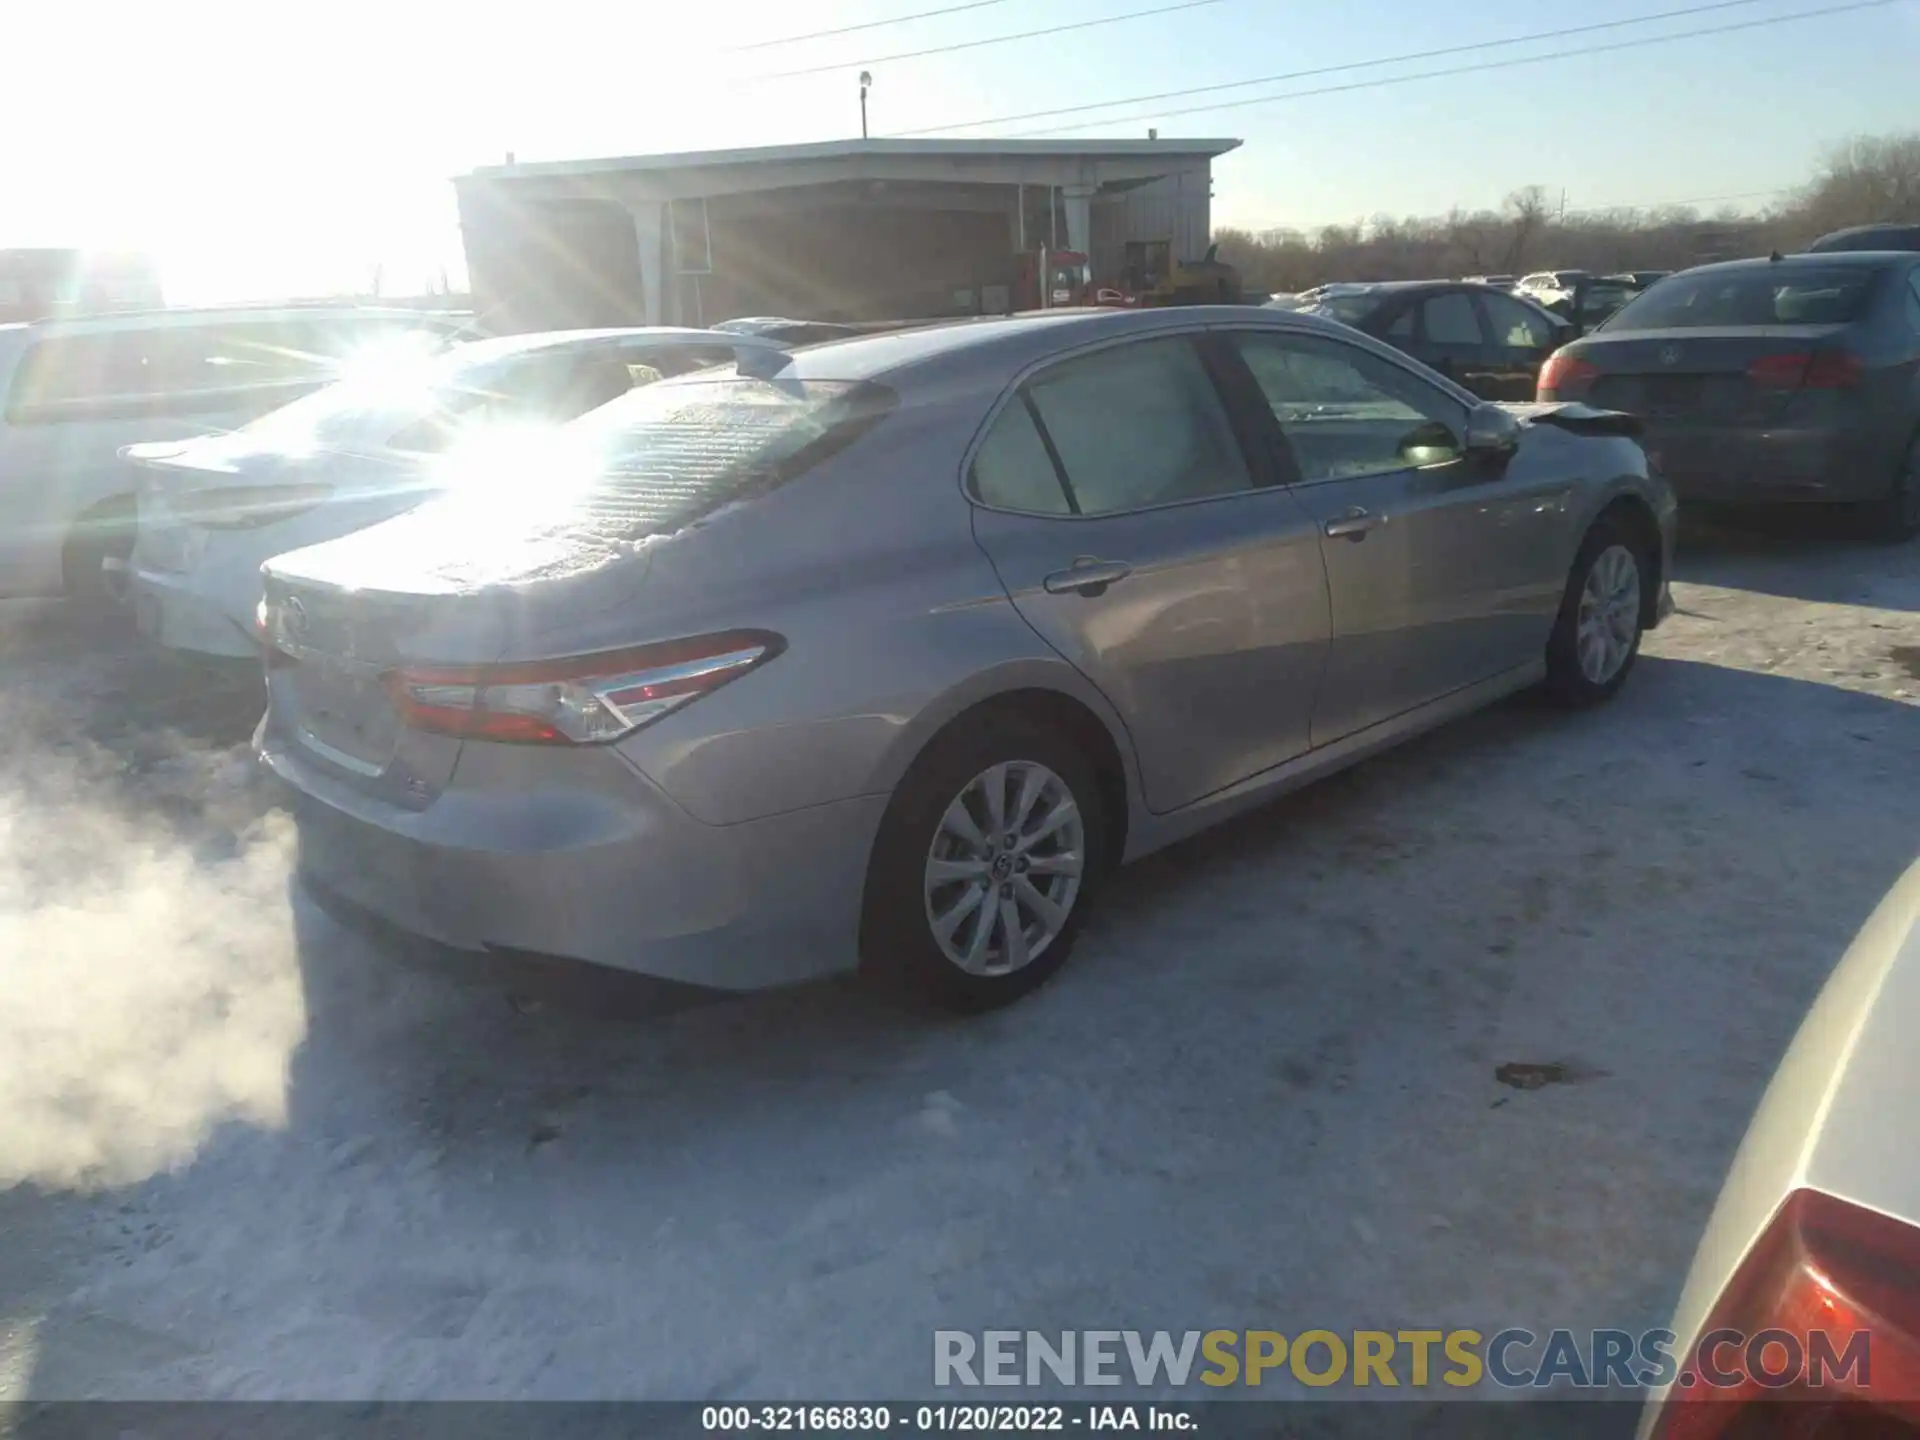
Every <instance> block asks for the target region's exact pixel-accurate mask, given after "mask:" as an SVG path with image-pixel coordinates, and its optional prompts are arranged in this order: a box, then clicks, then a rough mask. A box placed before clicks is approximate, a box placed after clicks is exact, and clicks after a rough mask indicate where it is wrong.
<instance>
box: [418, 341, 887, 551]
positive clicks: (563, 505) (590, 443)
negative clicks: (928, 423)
mask: <svg viewBox="0 0 1920 1440" xmlns="http://www.w3.org/2000/svg"><path fill="white" fill-rule="evenodd" d="M893 400H894V395H893V392H892V391H891V390H888V389H886V388H885V387H884V386H880V385H876V384H872V383H870V382H857V381H840V380H795V379H790V378H784V377H775V378H772V379H760V378H756V377H752V376H747V375H741V374H739V373H738V371H737V370H735V369H734V368H733V367H731V366H729V367H723V368H720V369H714V370H706V371H702V372H700V373H698V374H696V375H690V376H687V377H684V378H682V379H677V380H665V381H661V382H660V383H658V384H654V385H648V386H644V387H642V388H639V389H636V390H633V391H631V392H629V393H628V394H627V395H625V396H624V397H622V398H621V399H619V400H616V401H614V402H613V403H612V404H609V405H603V406H601V407H600V408H599V409H597V410H594V411H592V412H591V413H589V414H587V415H583V416H582V417H580V418H579V419H578V420H576V421H574V422H573V423H572V424H570V425H564V426H562V427H560V428H559V429H557V430H555V431H553V432H552V433H551V434H550V435H549V436H548V437H546V439H545V440H543V441H541V442H538V443H537V444H535V445H533V446H531V447H528V448H516V447H506V448H505V449H504V450H502V451H499V452H494V453H487V452H482V453H477V454H474V455H472V456H470V457H466V458H464V459H463V460H461V461H459V462H458V464H457V466H456V467H455V468H453V469H452V471H451V473H450V474H449V476H448V481H449V490H450V491H452V492H456V493H454V494H452V495H451V496H450V498H449V499H448V500H446V501H443V502H441V505H442V507H443V508H442V509H440V511H439V512H438V513H439V514H440V515H442V516H444V517H446V518H447V519H448V521H449V522H450V523H458V521H459V514H460V511H459V507H461V506H463V505H474V504H478V505H480V506H482V507H485V509H486V511H487V514H486V515H485V516H484V517H483V518H484V523H485V528H487V529H488V530H492V531H496V532H497V531H498V529H499V528H500V527H501V525H502V524H503V523H507V524H509V525H519V526H521V527H523V528H524V529H526V530H530V531H541V532H545V533H548V534H554V533H569V534H574V535H578V536H580V537H582V538H591V539H593V540H596V541H600V542H603V543H610V542H621V541H632V540H639V539H643V538H645V537H647V536H649V535H663V534H671V533H673V532H674V531H676V530H679V529H681V528H683V527H684V526H686V525H689V524H691V523H693V522H694V521H695V520H698V519H700V518H701V517H703V516H705V515H709V514H711V513H713V512H714V511H715V510H718V509H720V508H721V507H722V506H724V505H729V504H732V503H734V502H736V501H739V500H745V499H749V498H751V497H752V496H754V495H757V494H762V493H765V492H766V491H768V490H771V489H774V488H775V487H777V486H779V485H782V484H785V483H786V482H787V481H789V480H792V479H794V478H795V477H797V476H798V475H800V474H802V473H804V472H805V471H806V470H807V469H809V468H810V467H811V466H813V465H814V464H816V463H818V462H819V461H820V460H821V459H823V458H825V457H826V456H827V455H829V454H832V453H834V452H836V451H838V450H839V449H841V448H843V447H844V446H845V445H847V444H850V443H852V441H853V440H855V439H856V438H858V437H859V436H860V435H861V434H864V433H865V432H866V430H868V429H869V428H871V426H872V425H874V424H875V423H877V422H878V421H879V420H880V418H881V417H882V416H884V415H885V414H886V413H887V412H888V411H889V410H890V409H891V408H892V405H893ZM529 475H537V476H538V477H539V483H538V484H534V485H530V484H528V483H527V477H528V476H529ZM503 506H504V507H505V510H504V511H503V510H502V507H503Z"/></svg>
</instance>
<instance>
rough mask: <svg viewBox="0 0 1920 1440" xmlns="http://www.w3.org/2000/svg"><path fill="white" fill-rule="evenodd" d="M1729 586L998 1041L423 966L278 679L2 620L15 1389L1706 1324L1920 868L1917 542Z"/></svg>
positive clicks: (888, 1366)
mask: <svg viewBox="0 0 1920 1440" xmlns="http://www.w3.org/2000/svg"><path fill="white" fill-rule="evenodd" d="M1792 528H1793V529H1794V530H1801V529H1804V527H1802V526H1800V525H1798V524H1795V525H1794V526H1793V527H1792ZM1682 568H1683V578H1684V583H1682V584H1680V585H1678V586H1677V587H1676V595H1677V599H1678V602H1679V605H1680V607H1681V613H1680V614H1679V615H1678V616H1676V617H1675V618H1674V619H1673V621H1672V622H1671V623H1670V625H1669V626H1668V627H1666V628H1664V629H1663V630H1662V631H1660V632H1659V633H1658V634H1657V635H1656V636H1654V637H1652V638H1651V640H1650V642H1649V644H1648V647H1647V651H1646V656H1645V658H1644V659H1643V660H1642V662H1641V665H1640V669H1639V670H1638V672H1637V673H1636V674H1635V675H1634V677H1633V679H1632V681H1631V682H1630V684H1629V686H1628V688H1627V690H1626V692H1625V693H1624V694H1623V695H1622V696H1621V698H1620V700H1619V701H1618V703H1616V704H1614V705H1612V706H1611V707H1609V708H1606V709H1604V710H1601V711H1599V712H1596V713H1592V714H1587V715H1581V716H1575V717H1566V716H1562V715H1556V714H1553V713H1550V712H1546V711H1543V710H1541V709H1539V708H1536V707H1533V706H1531V705H1528V704H1525V703H1514V704H1509V705H1505V706H1502V707H1500V708H1498V709H1496V710H1494V711H1492V712H1489V713H1487V714H1484V715H1481V716H1478V717H1476V718H1474V719H1471V720H1468V721H1466V722H1464V723H1462V724H1459V725H1456V726H1454V727H1452V728H1451V729H1449V730H1446V731H1444V732H1442V733H1439V734H1436V735H1433V736H1431V737H1428V738H1426V739H1424V740H1421V741H1419V742H1416V743H1414V744H1412V745H1411V746H1409V747H1407V748H1405V749H1403V750H1401V751H1399V752H1397V753H1395V754H1392V755H1389V756H1386V757H1384V758H1381V759H1379V760H1376V761H1374V762H1372V763H1369V764H1367V765H1365V766H1364V767H1362V768H1360V769H1358V770H1356V771H1353V772H1350V773H1348V774H1346V775H1343V776H1340V777H1338V778H1335V779H1333V780H1330V781H1328V782H1326V783H1324V784H1322V785H1320V786H1318V787H1315V788H1313V789H1311V790H1309V791H1307V792H1304V793H1302V794H1299V795H1297V796H1295V797H1292V798H1290V799H1288V800H1286V801H1283V802H1282V803H1280V804H1278V805H1276V806H1274V807H1272V808H1271V809H1269V810H1268V811H1266V812H1263V813H1261V814H1258V815H1255V816H1252V817H1250V818H1248V819H1246V820H1244V821H1242V822H1240V823H1236V824H1234V825H1232V826H1230V827H1228V828H1226V829H1224V830H1222V831H1220V832H1217V833H1214V834H1212V835H1209V836H1205V837H1202V838H1201V839H1199V840H1197V841H1194V842H1192V843H1189V844H1187V845H1184V846H1182V847H1180V848H1179V849H1177V850H1175V851H1173V852H1171V853H1168V854H1165V855H1162V856H1159V857H1156V858H1154V859H1152V860H1150V861H1148V862H1146V863H1144V864H1142V865H1140V866H1139V867H1137V868H1136V869H1135V870H1133V871H1130V872H1128V875H1127V879H1126V883H1125V884H1123V885H1121V886H1119V887H1118V888H1117V889H1116V890H1115V891H1114V892H1112V893H1111V894H1110V895H1109V897H1108V902H1109V903H1108V904H1107V905H1106V907H1105V908H1104V910H1103V911H1102V912H1101V914H1100V915H1099V916H1098V917H1097V919H1096V921H1095V923H1094V924H1093V925H1092V926H1091V927H1090V929H1089V931H1088V933H1087V935H1086V937H1085V940H1084V941H1083V943H1082V946H1081V949H1080V952H1079V954H1078V955H1077V957H1076V959H1075V961H1074V963H1073V964H1072V965H1071V966H1070V967H1069V968H1068V970H1067V971H1065V972H1064V973H1063V974H1062V975H1061V976H1060V977H1059V978H1058V980H1057V981H1056V982H1055V983H1054V984H1052V985H1050V986H1049V987H1047V988H1046V989H1045V990H1044V991H1042V992H1041V993H1040V994H1039V995H1037V996H1035V997H1034V998H1033V999H1031V1000H1030V1001H1028V1002H1027V1003H1025V1004H1022V1005H1020V1006H1018V1007H1016V1008H1014V1009H1012V1010H1010V1011H1008V1012H1005V1013H1002V1014H998V1015H993V1016H989V1017H986V1018H984V1019H978V1020H972V1021H957V1020H935V1019H929V1018H927V1017H924V1016H916V1015H913V1014H905V1013H902V1012H901V1011H900V1010H898V1009H896V1008H893V1007H892V1006H890V1005H888V1004H885V1003H883V1002H881V1001H878V1000H876V999H874V998H872V997H870V996H868V995H867V994H866V993H864V992H863V991H862V990H861V989H860V988H858V987H857V986H852V985H841V986H827V987H822V988H818V989H813V990H808V991H802V992H794V993H787V994H778V995H768V996H761V997H756V998H750V999H744V1000H731V1001H725V1002H719V1003H711V1004H706V1005H701V1006H696V1007H692V1008H683V1009H679V1010H677V1011H672V1012H666V1011H664V1010H662V1009H660V1008H659V1007H658V1005H657V1003H656V1001H655V999H654V997H653V996H652V995H651V994H650V993H649V992H647V991H646V989H645V987H644V986H641V985H635V984H633V983H630V982H629V981H628V980H627V979H626V978H625V977H621V976H614V975H605V976H600V975H588V976H584V977H582V976H565V977H560V978H556V977H554V976H552V975H531V974H527V973H520V972H512V971H507V970H504V969H501V968H498V967H496V968H494V969H491V970H489V972H488V973H486V974H484V975H482V974H463V973H461V971H462V970H463V969H467V968H470V967H466V966H463V965H460V964H452V965H449V964H448V963H446V961H445V960H444V958H443V957H442V958H436V957H433V956H431V955H426V954H414V955H411V956H409V957H407V958H406V959H405V961H404V963H403V961H402V959H400V958H396V957H395V956H394V955H393V954H391V953H389V952H388V951H387V950H385V949H383V948H380V947H377V946H376V945H374V944H373V943H371V942H369V941H368V940H366V939H364V938H362V937H360V936H359V935H357V934H355V933H350V932H349V931H346V930H343V929H342V928H340V927H339V926H338V925H337V924H335V923H334V922H333V921H332V920H331V919H329V918H328V917H327V916H325V915H323V914H321V913H320V912H318V911H317V910H316V909H315V908H314V907H313V906H312V905H311V904H310V903H309V902H307V901H306V900H305V899H304V898H303V897H301V896H300V895H299V894H298V893H297V892H296V891H293V890H292V889H290V886H289V871H288V859H289V853H290V847H289V836H288V833H287V827H286V824H285V820H284V817H283V816H282V815H281V814H280V813H279V812H278V811H277V810H275V809H274V808H273V804H272V796H271V795H270V794H269V793H267V792H265V791H264V790H263V789H262V788H260V786H259V785H258V784H257V783H256V781H255V779H254V778H253V775H252V771H251V769H250V767H249V766H248V765H247V764H245V763H244V755H245V747H244V741H245V736H246V733H247V731H248V729H249V728H250V721H251V719H252V715H251V713H250V712H251V709H252V707H253V704H254V695H255V693H256V690H255V685H256V683H257V682H256V681H255V680H253V679H252V678H251V677H249V676H247V675H245V674H241V675H238V676H233V675H216V676H212V677H209V676H208V675H206V674H205V673H203V672H202V671H200V670H198V669H197V668H195V667H188V666H184V665H180V664H176V663H173V662H170V661H167V660H166V659H164V658H163V657H159V656H156V655H154V654H152V653H151V652H148V651H145V650H143V649H141V648H140V647H138V646H137V645H135V644H134V643H132V642H131V641H129V640H125V639H122V638H118V637H116V636H113V635H110V634H100V633H95V632H88V631H85V630H81V629H79V628H76V626H75V625H74V623H73V622H72V621H70V620H68V619H67V618H66V617H65V616H63V615H62V613H61V612H60V611H59V609H58V607H50V606H31V605H16V606H12V607H0V722H4V723H0V773H3V775H4V778H3V779H0V1401H4V1400H19V1399H26V1398H30V1397H31V1398H59V1397H81V1396H95V1395H98V1396H115V1397H132V1396H152V1397H202V1396H205V1397H246V1398H269V1397H292V1396H303V1397H351V1398H396V1399H397V1398H412V1397H451V1396H472V1397H520V1398H562V1397H566V1398H573V1397H595V1398H600V1397H629V1396H631V1397H674V1398H696V1397H697V1398H714V1399H719V1398H737V1397H754V1398H759V1397H782V1396H786V1397H804V1398H814V1399H818V1398H822V1397H823V1396H827V1395H832V1396H835V1397H842V1398H858V1397H901V1396H909V1395H917V1394H923V1393H926V1392H928V1391H929V1389H930V1386H931V1357H932V1338H931V1337H932V1332H933V1331H934V1330H935V1329H937V1328H964V1329H978V1328H982V1327H986V1326H989V1325H998V1326H1012V1327H1018V1328H1035V1329H1041V1330H1059V1329H1065V1328H1087V1327H1101V1326H1104V1327H1111V1328H1129V1327H1140V1328H1146V1329H1156V1328H1166V1329H1174V1330H1184V1329H1188V1328H1202V1329H1205V1328H1212V1327H1216V1326H1217V1327H1222V1328H1234V1329H1239V1328H1248V1327H1271V1328H1274V1329H1279V1330H1283V1331H1296V1330H1298V1329H1301V1328H1305V1327H1308V1326H1314V1325H1319V1326H1326V1327H1329V1328H1333V1329H1335V1330H1339V1329H1343V1328H1348V1327H1353V1326H1378V1327H1380V1328H1386V1329H1394V1328H1401V1327H1411V1326H1431V1327H1434V1328H1447V1327H1451V1326H1455V1325H1466V1324H1470V1325H1475V1326H1477V1327H1479V1328H1482V1329H1484V1330H1489V1331H1490V1330H1493V1329H1497V1328H1500V1327H1502V1326H1505V1325H1508V1324H1528V1325H1532V1326H1534V1327H1535V1328H1541V1329H1544V1328H1549V1327H1551V1326H1556V1325H1566V1326H1574V1327H1586V1326H1590V1325H1618V1326H1622V1327H1626V1328H1630V1329H1631V1328H1638V1327H1641V1326H1644V1325H1647V1324H1651V1323H1657V1322H1658V1321H1660V1320H1662V1319H1663V1318H1664V1317H1665V1313H1666V1310H1667V1307H1668V1306H1669V1305H1670V1304H1671V1301H1672V1298H1673V1296H1674V1294H1675V1291H1676V1289H1677V1286H1678V1283H1679V1280H1680V1277H1681V1274H1682V1272H1683V1270H1684V1267H1685V1263H1686V1261H1687V1259H1688V1257H1689V1255H1690V1253H1691V1250H1692V1247H1693V1243H1694V1241H1695V1238H1696V1237H1697V1234H1698V1232H1699V1229H1700V1226H1701V1224H1702V1223H1703V1221H1704V1219H1705V1216H1706V1212H1707V1209H1708V1207H1709V1206H1710V1204H1711V1201H1712V1198H1713V1195H1714V1193H1715V1191H1716V1190H1717V1188H1718V1185H1719V1181H1720V1177H1721V1172H1722V1170H1723V1168H1724V1166H1725V1163H1726V1161H1727V1159H1728V1158H1729V1156H1730V1153H1731V1151H1732V1147H1733V1146H1734V1144H1735V1142H1736V1141H1737V1140H1738V1138H1739V1135H1740V1133H1741V1130H1742V1129H1743V1127H1744V1125H1745V1123H1746V1119H1747V1116H1748V1113H1749V1112H1750V1110H1751V1108H1752V1106H1753V1104H1754V1102H1755V1101H1756V1099H1757V1098H1758V1096H1759V1093H1760V1090H1761V1088H1762V1087H1763V1085H1764V1084H1765V1081H1766V1079H1767V1077H1768V1075H1769V1073H1770V1072H1771V1069H1772V1067H1773V1064H1774V1062H1775V1060H1776V1059H1777V1057H1778V1055H1779V1053H1780V1051H1781V1050H1782V1048H1783V1047H1784V1045H1785V1043H1786V1041H1787V1039H1788V1037H1789V1035H1790V1034H1791V1032H1792V1030H1793V1027H1794V1026H1795V1024H1796V1023H1797V1021H1798V1019H1799V1016H1800V1014H1801V1012H1802V1010H1803V1009H1804V1007H1805V1005H1806V1003H1807V1001H1808V1000H1809V999H1810V997H1811V996H1812V994H1813V992H1814V991H1815V990H1816V989H1817V987H1818V986H1819V984H1820V981H1821V979H1822V978H1823V977H1824V975H1825V973H1826V971H1827V969H1828V968H1829V966H1830V965H1831V964H1832V963H1833V961H1834V960H1835V959H1836V958H1837V956H1838V954H1839V952H1840V950H1841V948H1842V947H1843V946H1844V945H1845V943H1846V941H1847V940H1848V939H1849V937H1850V936H1851V934H1852V932H1853V931H1854V929H1855V928H1856V926H1858V924H1859V923H1860V922H1861V920H1862V919H1864V918H1865V916H1866V914H1867V912H1868V911H1869V910H1870V909H1871V908H1872V905H1873V903H1874V901H1875V900H1876V899H1877V898H1878V896H1879V894H1880V893H1881V892H1882V891H1883V890H1884V889H1885V888H1886V886H1887V885H1888V884H1889V883H1891V881H1892V880H1893V879H1894V877H1895V876H1896V875H1897V874H1898V873H1899V871H1900V870H1901V869H1902V867H1903V866H1904V865H1905V864H1906V863H1907V862H1908V861H1910V860H1911V859H1912V858H1913V856H1914V854H1915V852H1916V851H1920V550H1916V549H1915V548H1914V547H1911V546H1910V547H1907V548H1905V549H1904V550H1884V549H1875V548H1870V547H1866V546H1862V545H1858V544H1855V543H1852V542H1849V541H1846V540H1844V539H1841V538H1831V537H1830V538H1821V537H1820V536H1818V535H1815V536H1812V537H1808V536H1806V535H1804V534H1791V535H1767V534H1760V535H1737V536H1729V535H1714V536H1706V537H1695V538H1694V542H1693V544H1692V546H1691V548H1690V553H1689V555H1688V557H1687V558H1686V560H1685V561H1684V563H1683V567H1682ZM562 979H564V980H565V982H566V983H564V984H563V983H561V980H562ZM510 992H511V993H515V994H523V993H531V994H532V995H534V996H535V997H536V999H535V1000H534V1001H533V1002H531V1003H528V1002H525V1001H524V1000H523V1001H520V1002H518V1003H509V999H508V996H509V993H510ZM1507 1062H1528V1063H1550V1064H1558V1065H1561V1066H1564V1067H1566V1075H1567V1078H1568V1081H1569V1083H1556V1084H1550V1085H1546V1086H1544V1087H1542V1088H1539V1089H1534V1090H1516V1089H1512V1088H1509V1087H1507V1086H1504V1085H1501V1084H1499V1083H1496V1081H1495V1079H1494V1071H1495V1068H1496V1067H1498V1066H1500V1065H1502V1064H1503V1063H1507Z"/></svg>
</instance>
